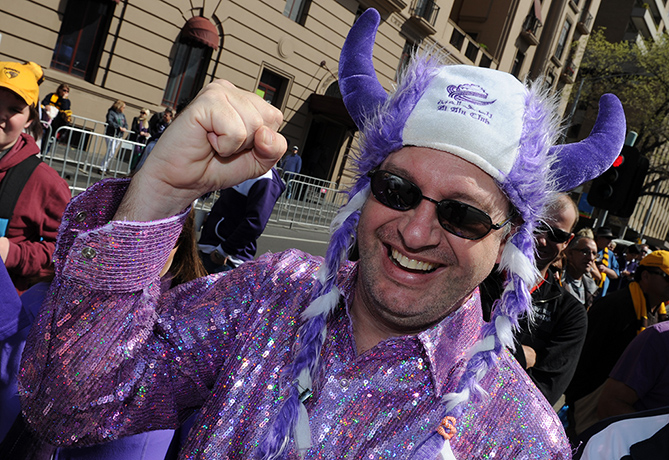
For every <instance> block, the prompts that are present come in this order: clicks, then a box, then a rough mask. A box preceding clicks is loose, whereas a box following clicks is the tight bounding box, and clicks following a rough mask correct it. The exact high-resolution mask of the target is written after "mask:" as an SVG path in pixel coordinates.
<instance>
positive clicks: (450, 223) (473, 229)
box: [437, 200, 492, 240]
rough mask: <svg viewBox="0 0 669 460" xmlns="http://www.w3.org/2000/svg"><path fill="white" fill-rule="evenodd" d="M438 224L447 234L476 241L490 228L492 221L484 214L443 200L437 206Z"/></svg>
mask: <svg viewBox="0 0 669 460" xmlns="http://www.w3.org/2000/svg"><path fill="white" fill-rule="evenodd" d="M437 215H438V216H439V223H440V224H441V226H442V227H444V228H445V229H446V230H448V231H449V232H451V233H453V234H454V235H457V236H460V237H462V238H467V239H469V240H476V239H479V238H482V237H484V236H485V235H487V234H488V232H490V229H491V228H492V220H490V216H488V214H486V213H485V212H483V211H481V210H480V209H477V208H475V207H473V206H469V205H468V204H464V203H460V202H459V201H451V200H443V201H440V202H439V204H438V205H437Z"/></svg>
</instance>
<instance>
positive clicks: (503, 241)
mask: <svg viewBox="0 0 669 460" xmlns="http://www.w3.org/2000/svg"><path fill="white" fill-rule="evenodd" d="M509 238H511V232H509V234H508V235H506V236H505V237H504V238H502V241H500V242H499V251H497V259H495V264H499V263H500V262H501V261H502V253H503V252H504V247H505V246H506V242H507V241H508V240H509ZM509 244H511V243H509Z"/></svg>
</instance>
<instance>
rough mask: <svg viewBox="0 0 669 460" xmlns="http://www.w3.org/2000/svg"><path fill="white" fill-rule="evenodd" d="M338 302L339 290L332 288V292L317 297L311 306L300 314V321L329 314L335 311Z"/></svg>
mask: <svg viewBox="0 0 669 460" xmlns="http://www.w3.org/2000/svg"><path fill="white" fill-rule="evenodd" d="M338 302H339V289H338V288H337V286H333V287H332V290H331V291H330V292H328V293H327V294H325V295H322V296H320V297H317V298H316V299H314V301H313V302H311V305H309V307H307V309H306V310H304V311H303V312H302V319H303V320H308V319H310V318H313V317H315V316H318V315H322V314H329V313H330V312H331V311H332V310H334V309H335V307H336V306H337V303H338Z"/></svg>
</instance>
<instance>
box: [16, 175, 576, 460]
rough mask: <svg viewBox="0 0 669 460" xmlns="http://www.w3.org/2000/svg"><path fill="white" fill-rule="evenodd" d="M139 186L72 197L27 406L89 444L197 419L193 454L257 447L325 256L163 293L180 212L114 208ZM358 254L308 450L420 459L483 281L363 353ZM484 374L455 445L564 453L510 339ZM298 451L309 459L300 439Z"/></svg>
mask: <svg viewBox="0 0 669 460" xmlns="http://www.w3.org/2000/svg"><path fill="white" fill-rule="evenodd" d="M126 186H127V182H126V181H107V182H105V183H102V184H98V185H95V186H93V187H92V188H91V189H89V190H88V191H87V192H85V193H84V194H82V195H80V196H78V197H77V198H76V199H75V200H73V201H72V204H71V205H70V206H69V208H68V209H67V211H66V213H65V215H64V217H63V225H62V227H61V231H60V235H59V240H58V246H57V250H56V254H55V258H56V270H57V277H56V279H55V280H54V282H53V284H52V289H51V291H50V293H49V294H48V295H47V298H46V301H45V304H44V306H43V307H42V310H41V312H40V316H39V318H38V321H37V322H36V323H35V325H34V326H33V329H32V331H31V336H30V338H29V343H28V345H27V346H26V349H25V353H24V361H23V363H22V375H21V385H20V391H21V396H22V404H23V409H24V411H25V414H26V418H27V420H28V421H29V422H30V423H31V424H32V425H33V426H34V427H35V428H36V429H37V430H38V431H39V432H40V433H41V434H42V435H43V436H46V437H47V438H49V439H50V440H51V442H53V443H56V444H71V443H74V442H80V443H85V444H91V443H96V442H102V441H105V440H109V439H114V438H116V437H119V436H125V435H128V434H133V433H137V432H140V431H145V430H154V429H164V428H175V427H177V426H178V425H179V423H180V421H183V420H184V419H185V418H187V417H188V416H189V415H190V414H191V413H192V412H193V411H197V410H199V417H198V420H197V422H196V424H195V426H194V428H193V429H192V430H191V432H190V435H189V438H188V441H187V444H186V445H185V446H184V448H183V450H182V452H181V458H184V459H191V458H198V459H199V458H206V459H237V458H252V457H254V451H255V449H256V447H257V446H258V445H259V443H260V441H261V439H262V437H263V435H264V433H265V432H266V430H267V429H268V427H269V425H270V423H271V422H272V420H273V419H274V416H275V414H276V412H277V411H278V409H279V407H280V404H281V398H283V397H284V396H285V395H286V394H287V390H288V386H289V384H290V382H289V381H288V379H287V377H286V376H285V373H284V372H283V369H284V367H285V366H286V365H287V364H288V363H290V361H291V359H292V351H293V350H294V347H295V345H294V344H295V340H296V339H295V333H296V331H297V328H298V326H299V324H300V320H299V313H300V312H301V311H302V310H303V309H304V308H305V306H306V305H308V303H309V296H310V294H311V290H312V288H313V285H314V277H315V271H316V270H317V268H318V266H319V264H320V262H321V259H319V258H315V257H312V256H310V255H308V254H305V253H302V252H300V251H297V250H292V251H287V252H284V253H280V254H274V255H266V256H263V257H262V258H260V259H259V260H258V261H255V262H251V263H247V264H245V265H243V266H242V267H240V268H238V269H236V270H232V271H229V272H226V273H224V274H221V275H216V276H212V277H208V278H202V279H199V280H195V281H193V282H191V283H188V284H186V285H182V286H180V287H178V288H176V289H174V290H172V291H168V292H167V293H165V294H163V295H162V296H161V295H160V289H159V282H158V279H159V278H158V273H159V272H160V269H161V268H162V266H163V265H164V263H165V260H166V259H167V255H168V253H169V251H170V249H171V248H172V247H173V245H174V243H175V241H176V238H177V236H178V234H179V232H180V229H181V222H182V220H183V216H176V217H174V218H170V219H165V220H161V221H157V222H151V223H137V222H134V223H133V222H110V219H111V218H112V216H113V215H114V212H115V210H116V207H117V206H118V204H119V202H120V200H121V198H122V196H123V194H124V192H125V189H126ZM356 275H357V270H356V265H355V264H352V263H349V264H345V265H344V267H343V268H342V270H341V272H340V274H339V282H338V284H339V286H340V289H341V292H342V294H343V299H342V303H341V304H340V307H339V308H338V309H337V310H336V311H335V313H334V314H333V315H331V317H330V319H329V320H328V324H327V338H326V341H325V345H324V347H323V351H322V355H321V359H322V361H321V363H322V365H321V372H320V376H319V378H318V379H317V380H316V381H315V382H314V394H313V396H312V397H311V398H309V399H307V400H306V402H305V405H306V407H307V410H308V413H309V425H310V428H311V439H312V448H311V449H309V450H308V451H307V453H306V458H310V459H315V458H318V459H334V458H352V459H362V458H365V459H389V458H402V459H404V458H412V454H414V453H415V452H416V451H417V448H418V447H419V446H420V444H421V442H422V441H424V440H425V439H426V438H427V436H429V435H430V434H432V433H433V432H434V430H435V428H436V427H437V426H438V425H439V422H440V420H441V418H442V417H443V415H444V404H443V402H442V401H441V399H440V398H441V397H442V396H443V395H444V394H446V393H448V392H449V391H453V390H454V389H455V387H456V385H457V382H458V379H459V377H460V375H461V373H462V371H463V366H464V361H465V359H466V358H467V351H468V349H469V348H470V347H471V346H472V344H473V343H474V342H475V341H476V340H477V339H478V337H479V333H480V328H481V324H482V320H481V313H480V303H479V296H478V290H477V291H475V292H474V294H473V295H472V296H471V297H470V299H469V300H468V301H467V302H466V303H465V304H464V305H463V306H462V308H460V309H459V310H458V311H457V312H455V313H454V314H452V315H450V316H449V317H447V318H445V319H444V320H443V321H442V322H441V323H440V324H438V325H436V326H434V327H432V328H431V329H428V330H426V331H424V332H422V333H420V334H418V335H415V336H406V337H398V338H392V339H389V340H386V341H384V342H381V343H379V344H378V345H377V346H376V347H374V348H373V349H371V350H369V351H367V352H365V353H363V354H361V355H359V356H357V355H356V347H355V343H354V339H353V334H352V324H351V319H350V317H349V315H348V306H349V305H350V301H351V299H352V295H353V291H354V287H355V279H356ZM496 364H497V367H496V368H494V369H491V370H490V371H489V372H488V374H487V375H486V376H485V377H484V379H483V381H482V386H483V387H484V388H485V389H486V390H487V392H488V394H489V396H488V397H486V398H485V399H484V400H483V401H479V402H470V403H469V404H468V406H467V408H466V410H465V411H464V414H463V416H462V417H461V418H460V419H459V420H458V421H457V424H456V426H457V429H458V432H457V434H456V436H455V437H454V438H453V439H452V440H451V447H452V449H453V451H454V453H455V456H456V458H458V459H473V458H476V459H493V458H494V459H516V460H517V459H567V458H570V457H571V453H570V452H571V451H570V448H569V444H568V441H567V439H566V437H565V435H564V431H563V429H562V426H561V425H560V422H559V420H558V419H557V417H556V415H555V413H554V411H553V410H552V408H551V407H550V405H549V404H548V402H547V401H546V400H545V399H544V398H543V396H542V395H541V393H540V392H539V391H538V390H537V389H536V388H535V387H534V386H533V385H532V383H531V382H530V380H529V379H528V377H527V375H526V374H525V372H524V371H523V370H522V369H521V368H520V367H519V365H518V364H517V363H516V361H515V360H514V359H513V358H512V357H511V355H510V354H509V353H505V354H503V356H501V357H500V358H499V359H498V361H497V363H496ZM289 448H290V454H289V456H288V457H289V458H291V459H292V458H297V454H296V453H295V452H294V450H293V443H292V441H291V444H290V446H289Z"/></svg>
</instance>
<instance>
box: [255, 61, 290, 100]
mask: <svg viewBox="0 0 669 460" xmlns="http://www.w3.org/2000/svg"><path fill="white" fill-rule="evenodd" d="M288 83H289V80H288V79H287V78H286V77H283V76H281V75H279V74H278V73H276V72H272V71H271V70H269V69H266V68H265V69H263V71H262V74H261V75H260V81H259V82H258V88H257V89H256V94H257V95H258V96H260V97H262V98H263V99H265V101H267V102H269V103H270V104H272V105H273V106H274V107H276V108H278V109H279V110H281V109H282V107H283V103H284V99H285V97H286V94H287V90H288Z"/></svg>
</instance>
